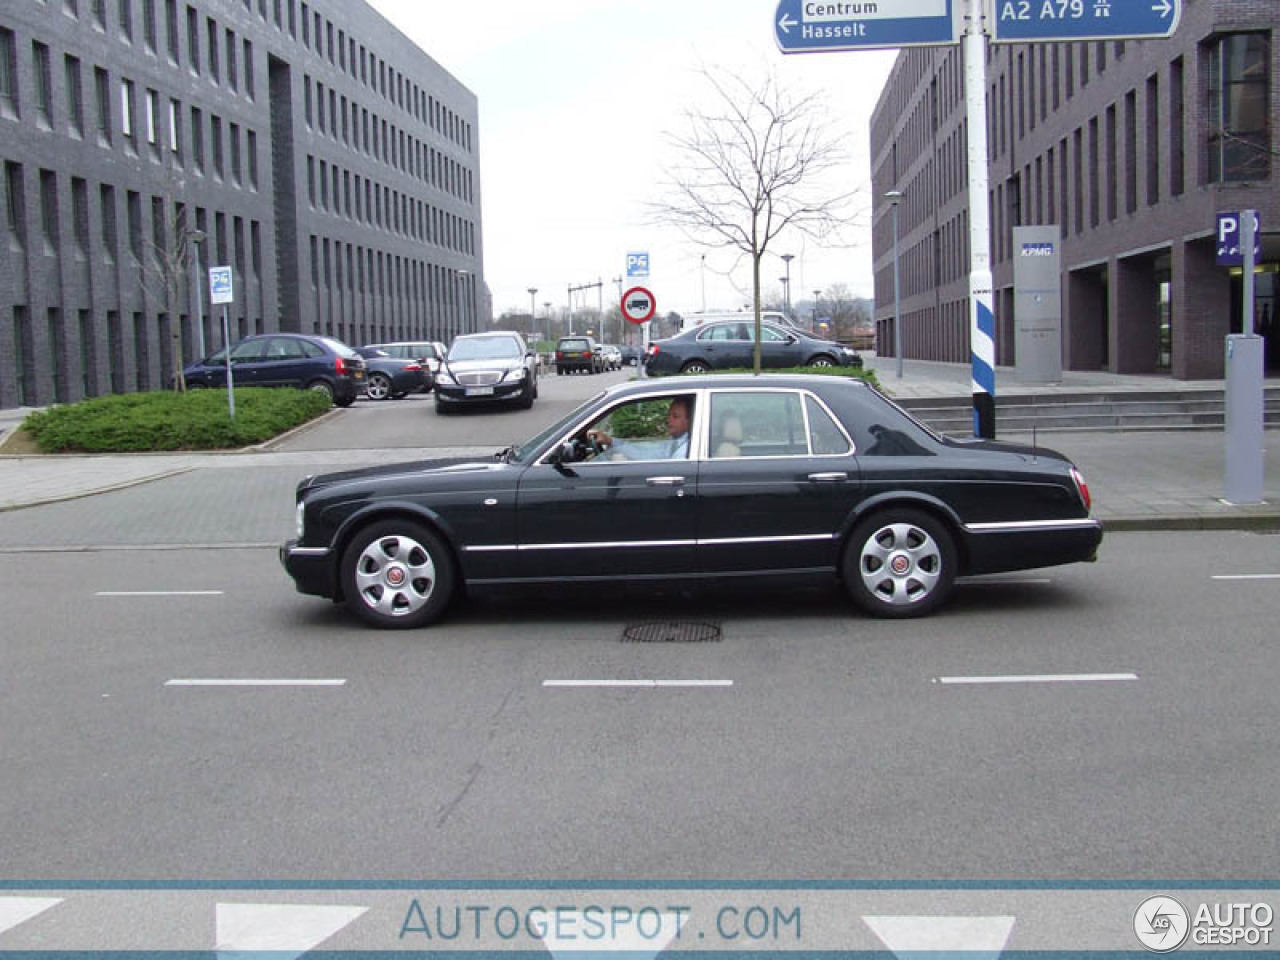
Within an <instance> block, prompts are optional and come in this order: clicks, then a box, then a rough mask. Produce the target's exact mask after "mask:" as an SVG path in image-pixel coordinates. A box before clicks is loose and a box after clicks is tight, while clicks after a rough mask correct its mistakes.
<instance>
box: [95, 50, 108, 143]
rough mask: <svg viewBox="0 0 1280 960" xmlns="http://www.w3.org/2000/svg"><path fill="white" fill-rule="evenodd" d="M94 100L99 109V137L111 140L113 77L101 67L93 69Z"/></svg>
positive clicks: (103, 140)
mask: <svg viewBox="0 0 1280 960" xmlns="http://www.w3.org/2000/svg"><path fill="white" fill-rule="evenodd" d="M93 87H94V100H95V103H96V104H97V111H98V118H97V120H98V139H99V140H100V141H102V142H103V143H107V144H109V143H110V142H111V78H110V77H109V76H108V75H107V71H105V70H103V69H102V68H101V67H94V69H93Z"/></svg>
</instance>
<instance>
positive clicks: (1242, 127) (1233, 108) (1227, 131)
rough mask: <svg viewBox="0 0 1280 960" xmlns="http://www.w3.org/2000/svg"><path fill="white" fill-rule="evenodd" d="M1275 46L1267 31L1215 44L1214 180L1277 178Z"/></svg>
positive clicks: (1211, 169) (1212, 66)
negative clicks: (1272, 108) (1272, 95)
mask: <svg viewBox="0 0 1280 960" xmlns="http://www.w3.org/2000/svg"><path fill="white" fill-rule="evenodd" d="M1270 48H1271V44H1270V40H1269V36H1268V34H1265V33H1235V34H1228V35H1226V36H1222V37H1219V38H1218V39H1217V41H1216V42H1215V43H1213V45H1212V46H1210V48H1209V65H1208V66H1209V69H1208V75H1209V103H1208V104H1207V107H1208V110H1207V111H1206V112H1207V115H1208V121H1209V131H1208V147H1209V182H1211V183H1222V182H1229V181H1240V180H1266V179H1268V178H1269V177H1270V176H1271V153H1270V151H1271V125H1270V117H1269V104H1268V100H1269V85H1270V62H1271V49H1270Z"/></svg>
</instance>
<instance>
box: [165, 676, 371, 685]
mask: <svg viewBox="0 0 1280 960" xmlns="http://www.w3.org/2000/svg"><path fill="white" fill-rule="evenodd" d="M346 682H347V681H346V680H345V679H338V678H333V679H322V680H304V679H288V678H276V677H193V678H185V679H175V680H166V681H165V683H164V685H165V686H166V687H341V686H343V685H344V684H345V683H346Z"/></svg>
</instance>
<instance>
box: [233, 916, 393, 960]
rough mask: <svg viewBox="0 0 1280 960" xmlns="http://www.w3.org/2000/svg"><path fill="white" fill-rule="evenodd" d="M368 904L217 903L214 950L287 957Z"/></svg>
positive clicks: (337, 927)
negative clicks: (260, 952) (346, 905)
mask: <svg viewBox="0 0 1280 960" xmlns="http://www.w3.org/2000/svg"><path fill="white" fill-rule="evenodd" d="M368 910H369V908H368V907H339V906H305V905H299V904H292V903H290V904H263V903H220V904H218V906H217V910H216V917H217V919H216V921H215V922H216V925H217V946H216V948H215V949H218V950H272V951H277V950H279V951H287V952H286V953H273V954H272V958H273V960H290V958H292V957H298V956H301V955H302V954H304V953H306V952H307V951H309V950H311V949H312V948H313V947H315V946H317V945H319V944H321V943H323V942H324V941H325V940H328V939H329V938H330V937H331V936H333V935H334V934H335V933H337V932H338V931H339V930H341V929H342V928H343V927H345V926H347V925H348V924H350V923H352V922H353V921H355V920H356V919H357V918H359V917H360V916H361V915H362V914H364V913H367V912H368Z"/></svg>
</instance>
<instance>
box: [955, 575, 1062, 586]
mask: <svg viewBox="0 0 1280 960" xmlns="http://www.w3.org/2000/svg"><path fill="white" fill-rule="evenodd" d="M960 582H961V583H963V584H966V585H967V586H971V587H981V586H985V585H987V584H991V585H993V586H995V585H999V586H1002V587H1003V586H1016V585H1017V584H1020V583H1053V580H1051V579H1050V578H1049V577H1021V578H1019V577H1004V578H1001V579H995V578H991V579H987V578H986V577H963V578H961V580H960Z"/></svg>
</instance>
